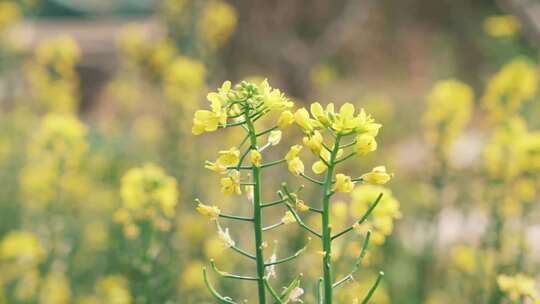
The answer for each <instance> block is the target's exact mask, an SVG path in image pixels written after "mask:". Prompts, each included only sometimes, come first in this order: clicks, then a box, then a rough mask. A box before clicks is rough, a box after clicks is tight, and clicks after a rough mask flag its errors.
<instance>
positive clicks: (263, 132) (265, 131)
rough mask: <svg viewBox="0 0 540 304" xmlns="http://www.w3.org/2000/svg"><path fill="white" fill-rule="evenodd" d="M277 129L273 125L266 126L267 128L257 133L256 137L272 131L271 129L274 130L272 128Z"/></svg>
mask: <svg viewBox="0 0 540 304" xmlns="http://www.w3.org/2000/svg"><path fill="white" fill-rule="evenodd" d="M277 129H279V127H278V126H273V127H271V128H268V129H266V130H263V131H261V132H259V133H257V137H259V136H263V135H264V134H268V133H270V132H272V131H274V130H277Z"/></svg>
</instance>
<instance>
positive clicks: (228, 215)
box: [219, 213, 253, 222]
mask: <svg viewBox="0 0 540 304" xmlns="http://www.w3.org/2000/svg"><path fill="white" fill-rule="evenodd" d="M219 217H221V218H226V219H230V220H238V221H245V222H253V218H251V217H246V216H238V215H230V214H225V213H220V214H219Z"/></svg>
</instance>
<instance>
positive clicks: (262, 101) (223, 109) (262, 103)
mask: <svg viewBox="0 0 540 304" xmlns="http://www.w3.org/2000/svg"><path fill="white" fill-rule="evenodd" d="M207 99H208V101H209V102H210V110H198V111H196V112H195V117H194V118H193V127H192V132H193V134H195V135H199V134H202V133H204V132H213V131H216V130H217V129H218V128H225V127H227V126H234V125H241V124H243V123H246V122H247V121H246V120H245V119H246V117H245V114H246V113H248V112H249V113H250V115H251V116H250V117H249V119H250V120H252V121H257V120H258V119H260V118H261V117H262V116H263V115H265V114H266V113H268V112H272V111H273V112H276V111H280V112H283V111H286V110H287V109H289V108H291V107H292V106H293V103H292V101H290V100H289V99H288V98H287V97H285V95H284V94H283V93H281V91H280V90H278V89H274V88H272V87H271V86H270V84H269V83H268V81H267V80H264V81H263V82H262V83H260V84H259V85H255V84H253V83H248V82H242V83H240V84H238V85H236V86H235V87H234V88H233V87H232V86H231V82H230V81H225V82H224V83H223V85H222V86H221V88H220V89H218V91H217V92H212V93H209V94H208V96H207ZM287 115H288V114H283V113H282V114H281V116H287ZM281 116H280V119H279V121H278V124H280V125H282V126H285V125H286V123H283V122H282V123H279V122H280V121H282V120H284V119H283V118H281ZM229 120H232V121H231V122H230V124H227V123H228V121H229ZM289 123H290V120H289Z"/></svg>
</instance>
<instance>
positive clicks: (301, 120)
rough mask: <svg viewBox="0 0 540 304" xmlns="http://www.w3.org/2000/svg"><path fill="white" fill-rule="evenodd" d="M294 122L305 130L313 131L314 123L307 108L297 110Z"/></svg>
mask: <svg viewBox="0 0 540 304" xmlns="http://www.w3.org/2000/svg"><path fill="white" fill-rule="evenodd" d="M294 122H296V124H297V125H298V126H300V128H302V129H303V130H304V131H305V132H311V131H313V123H312V121H311V118H310V117H309V113H308V111H307V110H306V109H305V108H301V109H298V110H296V112H295V113H294Z"/></svg>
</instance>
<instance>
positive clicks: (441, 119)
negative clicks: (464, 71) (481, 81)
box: [423, 79, 474, 157]
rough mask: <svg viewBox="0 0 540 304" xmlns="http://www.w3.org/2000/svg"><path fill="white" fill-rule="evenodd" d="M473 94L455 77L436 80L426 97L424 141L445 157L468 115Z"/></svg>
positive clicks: (469, 115) (470, 110) (467, 120)
mask: <svg viewBox="0 0 540 304" xmlns="http://www.w3.org/2000/svg"><path fill="white" fill-rule="evenodd" d="M473 100H474V93H473V90H472V88H471V87H470V86H468V85H467V84H465V83H463V82H460V81H458V80H455V79H449V80H443V81H439V82H437V83H436V84H435V86H434V87H433V89H432V90H431V92H430V93H429V95H428V97H427V103H428V104H427V107H428V108H427V110H426V112H425V113H424V116H423V124H424V127H425V129H426V131H425V132H426V137H427V140H428V141H429V142H430V143H431V144H432V145H434V146H436V147H437V149H439V152H440V153H442V156H444V157H448V153H449V150H450V148H451V146H452V144H453V143H454V141H455V140H456V138H457V137H458V136H459V135H460V133H461V132H462V131H463V129H464V128H465V126H466V125H467V123H468V122H469V119H470V117H471V112H472V107H473Z"/></svg>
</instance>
